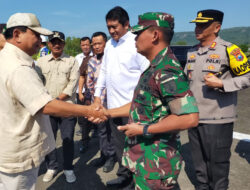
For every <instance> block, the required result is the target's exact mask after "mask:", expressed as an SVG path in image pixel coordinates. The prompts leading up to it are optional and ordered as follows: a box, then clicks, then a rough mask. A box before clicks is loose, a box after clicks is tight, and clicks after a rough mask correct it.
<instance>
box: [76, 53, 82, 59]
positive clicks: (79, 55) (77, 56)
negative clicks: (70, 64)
mask: <svg viewBox="0 0 250 190" xmlns="http://www.w3.org/2000/svg"><path fill="white" fill-rule="evenodd" d="M82 56H83V53H79V54H77V55H76V57H75V58H76V59H78V58H80V57H82Z"/></svg>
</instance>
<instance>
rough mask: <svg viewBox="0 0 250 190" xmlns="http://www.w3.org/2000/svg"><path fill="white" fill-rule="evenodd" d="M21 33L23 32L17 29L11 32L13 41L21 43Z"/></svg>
mask: <svg viewBox="0 0 250 190" xmlns="http://www.w3.org/2000/svg"><path fill="white" fill-rule="evenodd" d="M22 33H23V32H22V31H20V30H19V29H17V28H16V29H14V30H13V39H14V40H15V42H17V43H21V39H22Z"/></svg>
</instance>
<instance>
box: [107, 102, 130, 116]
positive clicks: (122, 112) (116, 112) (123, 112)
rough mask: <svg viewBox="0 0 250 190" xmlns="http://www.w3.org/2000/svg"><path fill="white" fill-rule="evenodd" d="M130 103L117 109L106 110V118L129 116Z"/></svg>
mask: <svg viewBox="0 0 250 190" xmlns="http://www.w3.org/2000/svg"><path fill="white" fill-rule="evenodd" d="M130 106H131V102H130V103H128V104H125V105H123V106H121V107H119V108H113V109H109V110H107V113H108V116H109V117H111V118H115V117H128V116H129V110H130Z"/></svg>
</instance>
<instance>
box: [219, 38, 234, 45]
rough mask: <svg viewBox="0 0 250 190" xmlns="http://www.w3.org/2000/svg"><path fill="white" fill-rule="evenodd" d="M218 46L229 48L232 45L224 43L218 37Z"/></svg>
mask: <svg viewBox="0 0 250 190" xmlns="http://www.w3.org/2000/svg"><path fill="white" fill-rule="evenodd" d="M218 45H221V46H225V47H229V46H231V45H232V43H231V42H228V41H225V40H223V39H221V38H220V37H218Z"/></svg>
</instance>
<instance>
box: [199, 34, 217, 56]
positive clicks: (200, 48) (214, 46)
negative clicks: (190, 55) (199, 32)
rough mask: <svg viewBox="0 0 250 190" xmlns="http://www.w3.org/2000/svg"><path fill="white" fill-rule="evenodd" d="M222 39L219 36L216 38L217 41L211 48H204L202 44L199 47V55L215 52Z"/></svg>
mask: <svg viewBox="0 0 250 190" xmlns="http://www.w3.org/2000/svg"><path fill="white" fill-rule="evenodd" d="M220 40H221V39H220V37H219V36H218V37H217V38H215V40H214V41H213V42H212V43H211V45H210V46H205V47H202V46H201V45H200V44H199V45H198V46H197V47H198V53H199V54H203V53H206V52H208V51H209V50H215V49H216V47H217V45H218V43H219V42H220Z"/></svg>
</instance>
